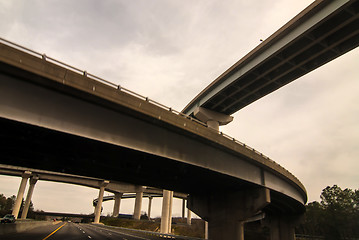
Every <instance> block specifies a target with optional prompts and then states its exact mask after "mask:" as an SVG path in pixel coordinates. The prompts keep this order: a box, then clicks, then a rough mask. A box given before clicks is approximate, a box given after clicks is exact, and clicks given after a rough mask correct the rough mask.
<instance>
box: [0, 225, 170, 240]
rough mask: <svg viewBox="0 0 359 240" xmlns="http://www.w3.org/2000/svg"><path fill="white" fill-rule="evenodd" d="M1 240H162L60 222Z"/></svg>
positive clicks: (5, 236) (141, 234)
mask: <svg viewBox="0 0 359 240" xmlns="http://www.w3.org/2000/svg"><path fill="white" fill-rule="evenodd" d="M0 239H1V240H15V239H16V240H46V239H48V240H60V239H61V240H63V239H66V240H95V239H105V240H115V239H116V240H144V239H145V240H147V239H148V240H155V239H162V240H163V239H164V238H160V237H158V236H149V235H145V234H143V233H137V232H130V231H126V230H119V229H106V228H101V227H99V226H94V225H92V224H77V223H72V222H61V223H58V224H54V225H50V226H45V227H38V228H34V229H32V230H29V231H24V232H20V233H15V234H8V235H2V236H0Z"/></svg>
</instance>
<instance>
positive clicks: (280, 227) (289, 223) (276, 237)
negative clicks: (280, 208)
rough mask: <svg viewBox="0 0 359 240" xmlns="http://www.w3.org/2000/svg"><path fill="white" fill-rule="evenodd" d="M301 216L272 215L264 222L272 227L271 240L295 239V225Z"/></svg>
mask: <svg viewBox="0 0 359 240" xmlns="http://www.w3.org/2000/svg"><path fill="white" fill-rule="evenodd" d="M300 221H301V216H283V215H270V216H268V217H266V221H265V222H264V224H265V225H266V226H268V227H269V228H270V236H271V238H270V239H271V240H295V226H296V225H298V224H299V223H300Z"/></svg>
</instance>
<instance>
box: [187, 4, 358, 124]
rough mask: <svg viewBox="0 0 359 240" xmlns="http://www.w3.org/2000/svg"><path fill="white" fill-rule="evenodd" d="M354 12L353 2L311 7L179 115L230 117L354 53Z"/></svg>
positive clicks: (355, 9) (252, 52)
mask: <svg viewBox="0 0 359 240" xmlns="http://www.w3.org/2000/svg"><path fill="white" fill-rule="evenodd" d="M358 9H359V3H358V1H356V0H335V1H332V0H324V1H314V2H313V3H312V4H311V5H310V6H308V7H307V8H306V9H304V10H303V11H302V12H301V13H299V14H298V15H297V16H295V17H294V18H293V19H292V20H291V21H289V22H288V23H287V24H286V25H284V26H283V27H281V28H280V29H279V30H278V31H276V32H275V33H274V34H272V35H271V36H270V37H269V38H268V39H266V40H265V41H263V42H262V43H261V44H260V45H258V46H257V47H256V48H255V49H253V50H252V51H251V52H249V53H248V54H247V55H246V56H244V57H243V58H242V59H240V60H239V61H238V62H236V63H235V64H234V65H233V66H231V67H230V68H229V69H228V70H227V71H225V72H224V73H223V74H221V75H220V76H219V77H218V78H217V79H215V80H214V81H213V82H212V83H211V84H210V85H208V86H207V87H206V88H205V89H204V90H203V91H202V92H201V93H199V94H198V95H197V96H196V97H195V98H194V99H193V100H192V101H191V102H190V103H189V104H188V105H187V106H186V107H185V108H184V109H183V110H182V112H183V113H185V114H187V115H197V113H198V108H199V107H202V108H205V109H208V110H211V111H214V112H216V113H221V114H225V115H230V114H233V113H235V112H237V111H238V110H240V109H242V108H244V107H246V106H247V105H249V104H251V103H252V102H254V101H256V100H258V99H259V98H262V97H264V96H265V95H267V94H270V93H271V92H273V91H275V90H277V89H279V88H281V87H283V86H285V85H286V84H288V83H290V82H292V81H294V80H296V79H298V78H299V77H301V76H303V75H305V74H307V73H309V72H310V71H312V70H314V69H316V68H318V67H320V66H322V65H323V64H326V63H327V62H329V61H331V60H333V59H335V58H337V57H339V56H341V55H342V54H345V53H346V52H348V51H350V50H352V49H354V48H356V47H357V46H358V45H359V27H358V26H359V19H358V15H359V14H358V12H359V10H358ZM199 118H200V119H201V116H199ZM223 124H225V123H223Z"/></svg>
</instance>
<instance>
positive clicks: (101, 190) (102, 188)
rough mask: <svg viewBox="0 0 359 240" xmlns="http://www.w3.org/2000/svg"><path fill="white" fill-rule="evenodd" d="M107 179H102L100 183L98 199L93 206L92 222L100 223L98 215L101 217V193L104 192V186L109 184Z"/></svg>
mask: <svg viewBox="0 0 359 240" xmlns="http://www.w3.org/2000/svg"><path fill="white" fill-rule="evenodd" d="M109 183H110V182H109V181H103V182H102V183H101V184H100V191H99V193H98V201H97V205H96V208H95V219H94V221H93V222H94V223H100V217H101V209H102V200H103V194H104V192H105V187H106V186H107V185H108V184H109Z"/></svg>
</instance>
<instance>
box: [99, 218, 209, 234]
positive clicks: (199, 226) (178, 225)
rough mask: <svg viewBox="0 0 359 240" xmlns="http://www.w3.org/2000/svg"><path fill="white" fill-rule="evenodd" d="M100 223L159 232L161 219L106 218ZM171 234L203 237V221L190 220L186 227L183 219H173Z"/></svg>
mask: <svg viewBox="0 0 359 240" xmlns="http://www.w3.org/2000/svg"><path fill="white" fill-rule="evenodd" d="M101 222H102V223H104V224H105V225H109V226H116V227H123V228H131V229H139V230H145V231H152V232H159V231H160V225H161V219H159V218H156V219H154V220H152V221H148V220H140V221H139V220H134V219H123V218H111V217H107V218H104V219H101ZM171 233H172V234H175V235H180V236H188V237H198V238H203V237H204V221H203V220H200V219H192V224H191V225H187V224H186V220H185V219H181V218H173V222H172V231H171Z"/></svg>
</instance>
